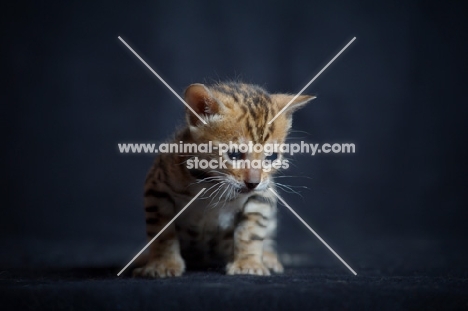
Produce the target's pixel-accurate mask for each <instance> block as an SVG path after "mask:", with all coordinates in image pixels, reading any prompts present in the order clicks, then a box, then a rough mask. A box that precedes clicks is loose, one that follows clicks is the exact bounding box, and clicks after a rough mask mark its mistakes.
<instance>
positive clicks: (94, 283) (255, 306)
mask: <svg viewBox="0 0 468 311" xmlns="http://www.w3.org/2000/svg"><path fill="white" fill-rule="evenodd" d="M116 271H118V269H117V268H115V269H104V268H103V269H69V270H62V271H29V272H24V271H22V272H19V271H3V273H2V274H1V275H0V277H1V280H0V288H1V293H0V298H1V301H3V302H2V305H3V306H7V308H6V309H8V310H10V309H12V310H13V309H22V310H38V309H41V310H51V309H63V310H93V309H99V310H272V309H282V310H298V309H305V310H330V309H333V310H335V309H336V310H350V309H352V310H399V309H414V310H418V309H419V310H446V309H457V308H459V309H466V308H468V280H467V276H468V275H467V274H459V273H458V274H457V273H455V274H454V273H453V272H452V273H445V274H444V275H443V276H441V275H437V274H436V275H430V274H427V273H425V274H419V273H414V274H413V275H401V276H385V275H383V274H382V273H380V272H379V271H372V270H365V271H360V274H359V275H358V276H353V275H351V274H349V273H347V271H344V270H342V269H325V270H324V269H319V268H290V269H287V271H286V273H285V274H283V275H275V276H271V277H255V276H229V277H227V276H224V275H223V274H222V273H221V272H220V271H209V272H189V273H187V274H185V275H184V276H183V277H181V278H171V279H159V280H142V279H131V278H129V277H122V278H118V277H117V276H116ZM3 308H4V307H3ZM3 310H5V309H3Z"/></svg>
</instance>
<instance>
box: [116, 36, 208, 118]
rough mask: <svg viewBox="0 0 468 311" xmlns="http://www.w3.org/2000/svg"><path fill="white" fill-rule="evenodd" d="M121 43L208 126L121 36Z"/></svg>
mask: <svg viewBox="0 0 468 311" xmlns="http://www.w3.org/2000/svg"><path fill="white" fill-rule="evenodd" d="M118 38H119V40H120V41H122V43H123V44H125V46H126V47H127V48H128V49H129V50H130V51H132V53H133V54H135V56H136V57H138V59H139V60H140V61H141V62H142V63H143V64H144V65H145V66H146V67H148V69H149V70H150V71H151V72H152V73H153V74H154V75H155V76H156V77H157V78H158V79H159V80H160V81H161V82H162V83H163V84H164V85H165V86H166V87H167V88H168V89H169V90H170V91H171V92H172V93H173V94H174V95H175V96H176V97H177V98H178V99H179V100H180V101H181V102H182V103H183V104H184V105H185V106H186V107H187V108H188V109H190V111H192V112H193V113H194V114H195V115H196V116H197V117H198V119H200V121H202V122H203V124H206V121H205V120H203V119H202V118H201V117H200V115H198V113H196V112H195V110H193V109H192V107H190V106H189V105H188V104H187V103H186V102H185V100H183V99H182V97H180V96H179V94H177V92H176V91H174V90H173V89H172V88H171V87H170V86H169V84H167V83H166V81H164V79H163V78H161V76H159V75H158V74H157V73H156V71H154V70H153V68H151V67H150V65H148V64H147V63H146V62H145V61H144V60H143V58H141V57H140V55H138V53H137V52H135V51H134V50H133V49H132V48H131V46H130V45H128V43H127V42H125V40H124V39H122V38H121V37H120V36H119V37H118Z"/></svg>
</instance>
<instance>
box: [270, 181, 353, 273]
mask: <svg viewBox="0 0 468 311" xmlns="http://www.w3.org/2000/svg"><path fill="white" fill-rule="evenodd" d="M268 189H269V190H270V191H271V192H273V194H274V195H275V196H276V197H277V198H278V199H279V200H280V201H281V202H282V203H283V204H284V205H285V206H286V207H287V208H288V209H289V210H290V211H291V213H293V214H294V216H296V217H297V218H298V219H299V220H300V221H301V222H302V223H303V224H304V226H306V227H307V229H309V230H310V232H312V233H313V234H314V235H315V236H316V237H317V238H318V239H319V240H320V242H322V243H323V244H324V245H325V246H326V247H327V248H328V249H329V250H330V251H331V252H332V253H333V255H335V256H336V257H337V258H338V259H339V260H340V261H341V262H342V263H343V264H344V265H345V266H346V268H348V269H349V270H350V271H351V272H352V273H353V274H354V275H357V273H356V272H355V271H354V270H353V269H352V268H351V267H350V266H349V265H348V264H347V263H346V261H344V260H343V259H342V258H341V257H340V255H338V254H337V253H336V252H335V251H334V250H333V248H331V247H330V245H328V244H327V242H325V241H324V240H323V239H322V238H321V237H320V235H318V234H317V232H315V231H314V229H312V228H311V227H310V226H309V225H308V224H307V223H306V222H305V221H304V219H302V218H301V216H299V215H298V214H297V213H296V212H295V211H294V210H293V209H292V208H291V206H289V205H288V203H286V202H285V201H284V200H283V198H281V197H280V196H279V195H278V194H277V193H276V192H275V191H274V190H273V189H271V188H268Z"/></svg>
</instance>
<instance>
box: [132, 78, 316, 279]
mask: <svg viewBox="0 0 468 311" xmlns="http://www.w3.org/2000/svg"><path fill="white" fill-rule="evenodd" d="M292 98H293V96H292V95H288V94H268V93H267V92H266V91H265V90H264V89H263V88H261V87H258V86H255V85H249V84H243V83H234V82H230V83H219V84H215V85H211V86H205V85H202V84H193V85H191V86H189V87H188V88H187V90H186V92H185V101H186V102H187V103H188V104H189V105H190V107H192V109H194V110H195V111H196V112H197V113H198V114H199V115H200V116H201V117H202V118H203V120H205V121H206V123H207V124H206V125H205V124H203V123H202V122H201V121H200V120H199V119H198V117H197V116H196V115H194V114H193V113H192V112H191V111H189V110H188V109H187V112H186V116H187V125H186V127H184V128H183V129H182V130H180V131H179V132H178V133H177V134H176V135H175V138H174V140H173V141H174V142H175V143H179V142H181V141H182V142H184V143H197V144H200V143H208V142H209V141H212V142H213V145H214V146H217V144H219V143H228V142H229V141H232V142H237V143H242V142H245V143H246V142H248V141H252V142H253V143H254V144H255V143H259V144H265V143H283V142H284V141H285V139H286V136H287V134H288V132H289V130H290V128H291V122H292V118H291V115H292V112H293V111H295V110H296V109H297V108H299V107H301V106H302V105H304V104H305V103H307V102H308V101H310V100H311V99H313V98H314V97H313V96H305V95H302V96H299V97H298V98H297V99H296V100H295V101H294V102H293V103H292V104H291V105H290V106H289V107H288V109H287V110H286V111H285V112H284V113H282V114H281V115H280V116H279V117H278V118H277V119H276V120H275V121H274V122H273V123H272V124H270V125H268V122H269V121H270V120H271V119H272V118H273V117H274V116H275V115H276V114H277V113H278V112H279V111H280V110H281V109H282V108H283V107H284V106H285V105H286V104H288V103H289V101H290V100H291V99H292ZM195 156H197V157H199V158H200V159H213V158H214V159H218V157H219V155H218V152H217V151H216V152H213V154H183V153H178V154H161V155H159V156H158V157H157V158H156V160H155V162H154V164H153V166H152V168H151V170H150V171H149V173H148V176H147V179H146V182H145V192H144V195H145V199H144V206H145V213H146V234H147V237H148V239H152V238H153V237H154V236H155V235H156V234H157V233H158V232H159V231H160V230H161V229H162V228H163V227H164V226H165V225H166V224H167V223H168V222H169V221H170V219H172V218H173V217H174V215H175V214H176V213H177V212H179V211H180V210H181V209H182V208H183V207H184V206H185V205H186V204H187V203H188V202H189V201H190V200H191V199H192V198H193V197H194V196H195V195H196V194H197V193H198V192H199V191H200V190H201V189H202V188H206V189H208V190H207V191H205V193H203V194H202V195H201V197H200V198H198V199H197V200H196V201H195V202H193V203H192V205H191V206H189V207H188V208H187V210H186V211H184V213H182V215H181V216H179V218H177V220H176V221H175V222H174V223H173V224H171V225H170V226H169V227H168V228H167V229H166V230H165V231H164V232H163V233H162V234H161V235H160V236H159V237H158V238H157V239H156V240H155V241H154V242H153V243H152V244H151V246H150V252H149V258H148V261H147V263H146V264H145V265H144V266H143V267H141V268H137V269H135V270H134V275H136V276H146V277H169V276H180V275H182V273H183V272H184V271H185V268H186V264H187V265H188V266H193V267H206V266H212V265H219V264H221V265H223V266H225V267H226V272H227V274H254V275H269V274H270V271H273V272H277V273H280V272H282V271H283V266H282V265H281V263H280V262H279V260H278V256H277V254H276V250H275V243H274V236H275V230H276V198H275V197H274V195H273V194H272V193H271V192H270V191H268V187H272V188H274V185H275V184H274V182H273V179H272V176H273V174H274V173H275V170H274V169H272V170H271V171H270V172H264V171H262V170H259V169H248V168H246V169H235V168H233V167H232V165H231V164H229V165H228V168H227V169H219V170H210V169H207V170H201V169H191V170H190V169H188V168H187V165H186V163H187V162H186V161H187V160H189V159H191V158H193V157H195ZM279 156H280V157H281V155H279ZM223 157H224V158H225V159H226V157H227V155H223ZM244 157H245V158H246V159H249V160H254V159H259V160H262V159H264V154H263V153H249V154H245V155H244ZM227 159H228V160H229V158H227ZM228 163H230V162H228ZM252 185H254V186H252ZM252 187H253V189H252Z"/></svg>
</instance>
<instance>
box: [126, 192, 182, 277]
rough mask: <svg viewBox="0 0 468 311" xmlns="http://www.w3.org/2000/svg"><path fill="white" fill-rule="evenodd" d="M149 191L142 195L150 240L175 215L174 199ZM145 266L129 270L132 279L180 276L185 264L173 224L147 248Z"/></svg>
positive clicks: (161, 193)
mask: <svg viewBox="0 0 468 311" xmlns="http://www.w3.org/2000/svg"><path fill="white" fill-rule="evenodd" d="M155 188H156V187H153V188H149V189H147V190H146V192H145V212H146V234H147V236H148V239H149V240H151V239H152V238H153V237H154V236H155V235H156V234H158V233H159V232H160V231H161V229H162V228H163V227H164V226H166V225H167V223H168V222H169V221H170V220H171V219H172V218H173V217H174V215H175V207H174V200H173V199H172V197H171V196H170V194H169V193H168V192H164V191H159V190H155ZM149 248H150V253H149V259H148V262H147V263H146V265H145V266H144V267H142V268H137V269H135V270H134V271H133V275H134V276H143V277H161V278H163V277H171V276H180V275H182V273H183V272H184V270H185V263H184V260H183V259H182V256H181V255H180V245H179V239H178V236H177V232H176V230H175V225H174V223H172V224H171V225H170V226H169V227H168V228H167V229H166V230H164V232H163V233H162V234H161V235H160V236H159V237H158V238H157V239H156V240H154V241H153V243H151V245H150V246H149Z"/></svg>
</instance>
